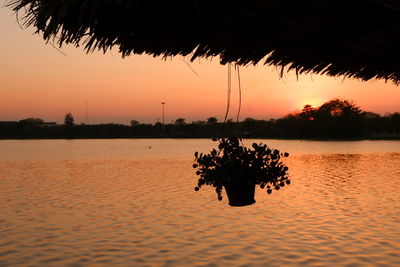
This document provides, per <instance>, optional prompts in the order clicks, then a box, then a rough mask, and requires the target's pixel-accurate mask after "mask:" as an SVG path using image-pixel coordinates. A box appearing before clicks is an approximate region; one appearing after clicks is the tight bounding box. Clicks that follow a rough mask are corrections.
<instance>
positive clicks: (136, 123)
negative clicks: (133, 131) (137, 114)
mask: <svg viewBox="0 0 400 267" xmlns="http://www.w3.org/2000/svg"><path fill="white" fill-rule="evenodd" d="M139 125H140V122H138V121H137V120H131V126H132V127H137V126H139Z"/></svg>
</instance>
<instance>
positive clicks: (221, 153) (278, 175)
mask: <svg viewBox="0 0 400 267" xmlns="http://www.w3.org/2000/svg"><path fill="white" fill-rule="evenodd" d="M214 140H215V141H218V142H219V144H218V148H217V149H213V150H212V151H211V152H210V153H208V154H203V153H200V155H199V152H196V153H195V154H194V156H195V162H196V163H194V164H193V168H195V169H197V171H196V174H197V175H199V176H200V178H199V180H198V183H197V187H195V190H196V191H198V190H199V189H200V188H201V187H202V186H203V185H210V186H213V187H215V191H216V192H217V195H218V200H222V188H223V187H224V186H227V185H232V184H237V185H243V184H244V183H246V184H249V185H259V186H260V187H261V188H262V189H264V188H266V189H267V193H268V194H271V193H272V190H279V189H280V188H281V187H284V186H285V185H286V184H290V180H289V179H288V174H287V171H288V167H286V166H285V165H284V164H283V163H282V162H281V158H282V157H288V156H289V154H288V153H281V152H280V151H279V150H277V149H272V148H270V147H268V146H267V145H264V144H262V143H260V144H257V143H253V145H252V149H249V148H247V147H245V146H243V145H241V144H240V141H241V140H240V139H239V138H237V137H229V138H219V139H214Z"/></svg>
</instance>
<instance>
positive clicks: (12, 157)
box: [0, 139, 400, 266]
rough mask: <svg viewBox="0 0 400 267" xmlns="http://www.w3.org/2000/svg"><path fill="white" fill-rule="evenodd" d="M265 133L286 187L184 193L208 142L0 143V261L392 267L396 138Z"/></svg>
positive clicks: (399, 163) (397, 223)
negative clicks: (241, 195) (233, 199)
mask: <svg viewBox="0 0 400 267" xmlns="http://www.w3.org/2000/svg"><path fill="white" fill-rule="evenodd" d="M252 141H257V142H261V141H263V142H265V143H267V144H270V145H271V146H272V147H274V148H280V149H282V150H283V151H288V152H290V153H291V155H290V157H289V158H287V159H286V160H285V161H286V163H287V165H288V166H289V171H290V176H291V180H292V184H291V185H290V186H289V187H285V188H284V189H283V190H280V191H279V192H274V193H273V194H272V195H267V194H265V191H262V190H260V189H257V191H256V200H257V203H256V204H254V205H252V206H248V207H239V208H238V207H230V206H228V205H227V200H226V198H225V197H224V199H223V201H221V202H219V201H217V195H216V193H215V192H214V190H213V188H210V187H209V188H207V187H203V188H202V189H201V190H200V191H199V192H195V191H194V190H193V187H194V186H195V185H196V180H197V179H196V177H195V175H194V173H193V169H192V168H191V164H192V162H193V153H194V151H201V152H207V151H208V150H209V149H210V148H211V147H212V146H213V142H211V141H210V140H202V139H197V140H190V139H189V140H157V139H151V140H145V139H143V140H41V141H38V140H36V141H16V140H13V141H10V140H3V141H0V210H1V212H0V266H17V265H33V266H35V265H36V266H70V265H71V266H87V265H94V264H97V265H104V266H108V265H125V266H226V265H233V266H396V265H400V238H399V236H400V204H399V200H400V197H399V196H400V194H399V192H400V185H399V182H400V178H399V177H400V142H398V141H353V142H316V141H296V140H290V141H285V140H250V141H245V143H247V144H249V145H251V142H252Z"/></svg>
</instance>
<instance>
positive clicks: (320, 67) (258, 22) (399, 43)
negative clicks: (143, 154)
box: [10, 0, 400, 83]
mask: <svg viewBox="0 0 400 267" xmlns="http://www.w3.org/2000/svg"><path fill="white" fill-rule="evenodd" d="M13 1H14V2H12V3H11V4H10V6H11V7H12V8H13V9H14V10H15V11H19V17H20V18H21V12H22V13H24V16H23V21H24V22H25V23H26V25H34V26H35V27H36V28H37V29H38V32H39V33H41V34H43V38H44V39H45V40H50V41H52V39H53V38H54V40H55V42H56V43H58V44H59V45H62V44H63V43H73V44H75V45H78V44H80V45H82V44H83V45H84V46H85V49H87V51H89V52H91V51H93V50H95V49H101V50H107V49H109V48H111V47H114V46H115V47H118V48H119V50H120V52H121V53H122V55H123V56H127V55H129V54H131V53H135V54H142V53H146V54H150V55H153V56H176V55H183V56H187V55H189V56H191V59H192V60H193V59H195V58H196V57H209V56H220V59H221V63H222V64H225V63H227V62H235V63H237V64H239V65H247V64H256V63H259V62H262V63H266V64H270V65H275V66H279V67H282V66H284V67H285V69H293V70H295V71H296V72H298V73H304V72H305V73H307V72H311V73H323V74H327V75H332V76H338V75H344V76H346V77H354V78H360V79H362V80H369V79H371V78H380V79H387V80H393V81H394V82H396V83H398V82H399V81H400V2H399V1H396V0H299V1H291V0H229V1H228V0H164V1H159V0H13Z"/></svg>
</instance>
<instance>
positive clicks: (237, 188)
mask: <svg viewBox="0 0 400 267" xmlns="http://www.w3.org/2000/svg"><path fill="white" fill-rule="evenodd" d="M224 187H225V192H226V195H227V196H228V199H229V205H230V206H237V207H241V206H247V205H251V204H254V203H256V201H255V200H254V191H255V187H256V185H255V184H248V183H232V184H227V185H224Z"/></svg>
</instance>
